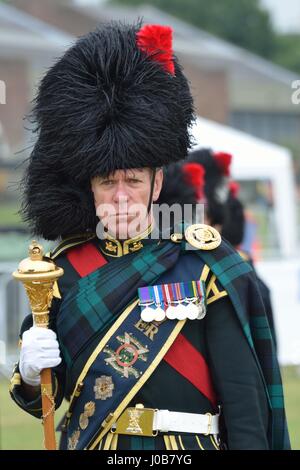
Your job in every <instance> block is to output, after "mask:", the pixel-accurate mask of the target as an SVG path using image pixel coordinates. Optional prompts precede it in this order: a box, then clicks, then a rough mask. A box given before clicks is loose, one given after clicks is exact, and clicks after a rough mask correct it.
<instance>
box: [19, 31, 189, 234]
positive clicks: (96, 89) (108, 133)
mask: <svg viewBox="0 0 300 470" xmlns="http://www.w3.org/2000/svg"><path fill="white" fill-rule="evenodd" d="M193 118H194V114H193V102H192V97H191V94H190V90H189V86H188V82H187V80H186V78H185V76H184V75H183V72H182V69H181V67H180V65H179V63H178V61H177V59H176V57H175V56H174V55H173V52H172V30H171V28H169V27H164V26H158V25H145V26H142V25H141V23H137V24H135V25H124V24H121V23H109V24H107V25H104V26H103V27H101V28H99V29H97V30H96V31H94V32H91V33H89V34H87V35H86V36H83V37H82V38H80V39H79V40H78V41H77V42H76V43H75V45H74V46H72V47H71V48H70V49H69V50H67V52H66V53H65V54H64V55H63V56H62V58H60V59H59V60H58V62H57V63H56V64H55V65H54V66H53V67H52V68H50V69H49V71H48V72H47V74H46V75H45V77H44V78H43V80H42V81H41V84H40V87H39V91H38V94H37V97H36V100H35V106H34V109H33V113H32V119H33V122H34V124H35V131H36V132H37V135H38V138H37V141H36V144H35V147H34V149H33V151H32V154H31V156H30V161H29V166H28V169H27V171H26V174H25V177H24V180H23V185H24V193H23V194H24V198H23V204H22V209H21V212H22V214H23V217H24V219H25V220H26V221H27V222H29V223H30V226H31V229H32V232H33V233H34V234H35V235H37V236H42V237H44V238H45V239H48V240H55V239H57V238H59V237H65V236H68V235H71V234H74V233H79V232H86V231H90V230H91V231H94V230H95V226H96V223H97V219H96V216H95V209H94V203H93V197H92V193H91V189H90V179H91V178H92V177H93V176H96V175H103V176H104V175H107V174H110V173H112V172H113V171H115V170H117V169H127V168H142V167H151V168H155V167H161V166H163V165H167V164H169V163H171V162H175V161H179V160H181V159H183V158H185V157H186V155H187V151H188V149H189V148H190V135H189V129H188V128H189V126H190V124H191V123H192V121H193Z"/></svg>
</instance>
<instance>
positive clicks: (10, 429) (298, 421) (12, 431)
mask: <svg viewBox="0 0 300 470" xmlns="http://www.w3.org/2000/svg"><path fill="white" fill-rule="evenodd" d="M282 373H283V381H284V388H285V401H286V409H287V416H288V424H289V430H290V436H291V441H292V448H293V449H294V450H296V449H298V450H299V449H300V400H299V397H300V374H299V372H298V373H297V370H296V368H294V367H289V368H284V369H283V371H282ZM64 410H65V405H62V406H61V408H60V409H59V410H58V411H57V413H56V421H58V420H59V419H60V417H61V416H62V414H63V412H64ZM0 446H1V449H3V450H4V449H6V450H8V449H20V450H21V449H36V450H37V449H42V448H43V437H42V425H41V423H40V421H39V420H37V419H35V418H33V417H31V416H30V415H28V414H26V413H24V412H23V411H22V410H20V409H19V408H18V407H17V405H15V403H14V402H13V401H12V400H11V399H10V397H9V394H8V383H7V381H5V380H2V381H1V382H0Z"/></svg>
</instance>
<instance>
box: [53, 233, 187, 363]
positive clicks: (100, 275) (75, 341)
mask: <svg viewBox="0 0 300 470" xmlns="http://www.w3.org/2000/svg"><path fill="white" fill-rule="evenodd" d="M179 255H180V249H178V246H176V245H174V244H173V243H170V242H164V243H161V244H159V245H157V244H151V245H147V246H146V247H145V248H144V249H143V250H142V252H141V253H139V254H134V253H132V254H130V255H126V256H123V257H122V258H117V259H116V260H114V261H112V262H110V263H107V264H106V265H105V266H103V267H102V268H101V269H98V270H97V271H95V272H93V273H91V274H89V275H88V276H85V277H83V278H81V279H80V280H79V281H78V283H77V284H76V285H74V287H73V288H72V289H70V291H69V292H68V294H67V295H66V296H65V298H64V300H63V302H62V305H61V307H60V311H59V315H58V320H57V332H58V336H59V340H60V344H61V349H62V352H63V355H64V358H65V361H66V364H67V366H70V365H71V364H72V363H73V362H74V360H75V359H76V357H77V355H78V353H79V352H80V351H82V349H83V348H84V346H85V344H87V343H89V342H90V341H91V339H92V338H93V337H94V335H95V334H96V335H99V334H100V333H101V332H102V331H103V329H104V328H107V327H108V326H109V325H110V324H111V323H112V322H113V320H114V318H116V317H117V316H118V314H119V313H120V312H122V311H123V310H124V309H125V308H126V306H127V305H128V304H129V303H130V302H132V301H133V300H134V299H135V298H137V289H138V287H144V286H146V285H150V284H152V283H153V282H155V280H156V279H157V278H158V277H159V276H160V275H161V274H162V273H164V272H165V271H166V270H167V269H169V268H171V267H172V266H174V264H175V263H176V262H177V260H178V257H179ZM69 312H72V315H70V314H69Z"/></svg>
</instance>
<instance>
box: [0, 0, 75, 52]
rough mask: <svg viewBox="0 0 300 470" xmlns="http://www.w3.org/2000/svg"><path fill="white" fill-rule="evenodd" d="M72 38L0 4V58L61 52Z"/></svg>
mask: <svg viewBox="0 0 300 470" xmlns="http://www.w3.org/2000/svg"><path fill="white" fill-rule="evenodd" d="M73 39H74V38H73V37H72V36H70V35H69V34H66V33H65V32H63V31H60V30H59V29H57V28H55V27H52V26H51V25H49V24H48V23H46V22H44V21H41V20H38V19H36V18H34V17H33V16H31V15H29V14H28V13H25V12H23V11H21V10H19V9H17V8H15V7H13V6H10V5H5V4H3V3H0V45H1V47H0V56H1V57H3V56H4V57H5V56H7V57H10V58H11V57H12V56H13V57H15V56H22V55H24V54H26V53H28V52H29V51H30V52H31V53H46V52H49V53H53V52H56V51H58V52H59V51H62V50H64V49H65V48H66V47H68V45H69V44H70V43H71V42H72V41H73Z"/></svg>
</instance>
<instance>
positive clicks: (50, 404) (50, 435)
mask: <svg viewBox="0 0 300 470" xmlns="http://www.w3.org/2000/svg"><path fill="white" fill-rule="evenodd" d="M63 274H64V271H63V269H62V268H59V267H57V266H56V265H55V264H54V263H53V261H51V260H50V259H47V258H46V259H45V258H43V247H42V246H41V245H39V244H38V243H37V242H36V241H35V240H33V241H32V242H31V244H30V246H29V258H26V259H23V260H22V261H21V262H20V264H19V266H18V270H17V271H15V272H13V277H14V278H15V279H17V280H18V281H21V282H22V283H23V285H24V287H25V290H26V293H27V296H28V299H29V303H30V307H31V310H32V316H33V323H34V325H35V326H38V327H40V328H48V325H49V310H50V307H51V304H52V299H53V286H54V283H55V281H57V279H58V278H59V277H61V276H62V275H63ZM41 395H42V410H43V416H42V420H43V427H44V444H45V448H46V449H47V450H56V442H55V428H54V411H55V402H54V398H53V392H52V379H51V369H49V368H48V369H43V370H42V371H41Z"/></svg>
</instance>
